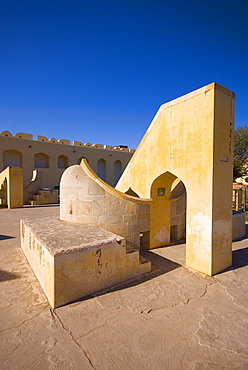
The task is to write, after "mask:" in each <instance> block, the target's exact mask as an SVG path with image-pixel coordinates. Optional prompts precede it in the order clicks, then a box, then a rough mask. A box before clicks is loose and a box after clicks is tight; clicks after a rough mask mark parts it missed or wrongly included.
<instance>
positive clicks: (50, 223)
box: [21, 217, 124, 256]
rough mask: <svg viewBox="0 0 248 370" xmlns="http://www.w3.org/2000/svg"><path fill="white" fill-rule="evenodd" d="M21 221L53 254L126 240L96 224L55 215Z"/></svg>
mask: <svg viewBox="0 0 248 370" xmlns="http://www.w3.org/2000/svg"><path fill="white" fill-rule="evenodd" d="M21 221H24V223H25V225H26V227H28V228H29V229H30V230H32V231H33V232H34V233H35V234H36V237H37V239H38V240H42V241H43V242H44V243H45V244H46V248H47V250H48V251H49V252H50V253H51V254H52V255H53V256H55V255H56V254H60V253H68V252H72V251H76V250H82V249H88V248H94V247H99V246H101V245H103V244H108V243H112V242H118V243H123V242H124V238H122V237H121V236H118V235H116V234H113V233H111V232H109V231H106V230H103V229H101V228H99V227H97V226H95V225H82V224H75V223H69V222H66V221H61V220H59V219H58V218H54V217H44V218H38V219H35V220H32V219H25V220H21Z"/></svg>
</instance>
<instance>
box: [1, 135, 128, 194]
mask: <svg viewBox="0 0 248 370" xmlns="http://www.w3.org/2000/svg"><path fill="white" fill-rule="evenodd" d="M133 152H134V150H133V149H128V148H127V147H124V146H117V147H112V146H108V145H102V144H94V145H92V144H90V143H86V144H83V143H82V142H81V141H74V142H73V145H70V141H69V140H63V139H61V140H56V139H55V138H52V139H48V138H46V137H45V136H37V140H33V135H31V134H25V133H17V134H15V135H12V134H11V133H10V132H9V131H3V132H2V133H0V172H2V171H3V170H4V169H5V168H6V167H8V166H12V167H20V168H23V186H24V187H25V186H27V185H28V184H29V183H30V181H31V178H32V173H33V170H34V169H36V170H38V171H39V173H42V187H43V188H54V187H58V186H59V182H60V178H61V175H62V173H63V172H64V170H65V169H66V168H67V167H69V166H71V165H73V164H79V163H80V161H81V159H82V158H86V159H87V161H88V163H89V165H90V167H91V168H92V169H93V171H94V172H95V173H96V174H97V175H98V176H99V177H100V178H102V179H103V180H104V181H106V182H107V183H108V184H109V185H111V186H115V184H116V183H117V181H118V180H119V177H120V175H121V174H122V172H123V171H124V169H125V167H126V165H127V163H128V162H129V160H130V158H131V157H132V155H133Z"/></svg>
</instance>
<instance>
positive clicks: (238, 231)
mask: <svg viewBox="0 0 248 370" xmlns="http://www.w3.org/2000/svg"><path fill="white" fill-rule="evenodd" d="M244 235H245V212H236V211H233V215H232V240H235V239H238V238H242V237H243V236H244Z"/></svg>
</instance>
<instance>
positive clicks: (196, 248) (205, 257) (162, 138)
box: [116, 83, 234, 275]
mask: <svg viewBox="0 0 248 370" xmlns="http://www.w3.org/2000/svg"><path fill="white" fill-rule="evenodd" d="M233 125H234V94H233V93H232V92H231V91H229V90H227V89H225V88H224V87H222V86H220V85H218V84H216V83H212V84H210V85H207V86H205V87H202V88H200V89H198V90H196V91H193V92H191V93H189V94H187V95H185V96H182V97H180V98H178V99H175V100H173V101H171V102H169V103H166V104H164V105H162V106H161V107H160V109H159V111H158V113H157V115H156V116H155V118H154V120H153V121H152V123H151V125H150V127H149V128H148V130H147V132H146V134H145V136H144V138H143V140H142V141H141V143H140V145H139V147H138V149H137V150H136V152H135V154H134V155H133V157H132V158H131V160H130V162H129V164H128V166H127V168H126V170H125V171H124V173H123V175H122V177H121V178H120V180H119V182H118V184H117V186H116V188H117V189H118V190H120V191H122V192H126V191H128V189H130V188H131V189H132V191H134V192H135V193H137V194H138V195H139V196H140V197H143V198H148V197H150V193H151V197H152V198H153V200H154V205H153V206H151V207H152V212H151V219H150V224H151V227H150V247H152V248H153V247H155V246H157V245H159V242H157V240H156V235H160V234H159V230H162V232H161V235H163V237H164V244H167V243H168V241H169V235H170V224H169V223H170V222H169V221H168V220H169V219H170V218H169V216H165V215H164V214H163V213H167V215H169V214H170V206H169V205H170V201H169V197H168V193H167V192H166V193H165V198H164V199H163V200H162V199H161V200H157V199H156V196H155V194H156V188H155V186H156V181H158V183H157V184H158V185H159V186H158V185H157V187H164V188H166V187H170V184H171V182H170V181H169V180H167V176H163V174H166V173H168V172H170V173H171V174H172V175H175V176H176V177H178V178H180V180H182V181H183V183H184V185H185V187H186V190H187V228H186V230H187V234H186V237H187V246H186V264H187V265H188V266H189V267H192V268H194V269H196V270H199V271H202V272H204V273H207V274H209V275H213V274H215V273H217V272H219V271H221V270H223V269H224V268H227V267H229V266H230V265H231V263H232V254H231V230H232V216H231V195H232V168H233ZM161 175H162V177H161ZM156 179H157V180H156ZM171 181H172V179H171ZM168 191H169V189H168ZM166 232H167V235H168V238H166ZM157 239H158V238H157ZM157 243H158V244H157Z"/></svg>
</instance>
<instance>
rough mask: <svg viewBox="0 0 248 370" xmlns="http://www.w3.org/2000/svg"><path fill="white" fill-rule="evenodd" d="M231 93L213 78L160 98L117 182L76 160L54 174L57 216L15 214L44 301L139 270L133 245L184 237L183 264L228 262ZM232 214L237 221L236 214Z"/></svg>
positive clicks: (208, 269)
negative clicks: (31, 217) (19, 216)
mask: <svg viewBox="0 0 248 370" xmlns="http://www.w3.org/2000/svg"><path fill="white" fill-rule="evenodd" d="M233 126H234V94H233V93H232V92H231V91H229V90H227V89H225V88H224V87H222V86H220V85H218V84H216V83H212V84H210V85H207V86H205V87H202V88H200V89H198V90H196V91H194V92H191V93H189V94H187V95H185V96H182V97H180V98H178V99H175V100H173V101H171V102H169V103H166V104H164V105H162V106H161V107H160V109H159V111H158V113H157V115H156V116H155V118H154V120H153V122H152V123H151V125H150V127H149V128H148V130H147V132H146V134H145V136H144V138H143V140H142V141H141V143H140V145H139V147H138V149H137V150H136V152H135V154H134V155H133V157H132V159H131V160H130V162H129V164H128V165H127V167H126V169H125V171H124V173H123V174H122V176H121V178H120V180H119V182H118V184H117V186H116V188H113V187H111V186H110V185H108V184H106V183H105V182H104V181H103V180H102V179H100V178H99V176H97V175H96V174H95V173H94V172H93V171H92V169H91V168H90V166H89V164H88V162H87V161H86V160H85V159H84V160H82V161H81V164H80V165H74V166H71V167H69V168H68V169H66V170H65V171H64V173H63V175H62V179H61V183H60V190H61V206H60V220H58V219H45V218H44V219H37V220H23V221H22V223H21V225H22V227H21V246H22V248H23V251H24V253H25V255H26V256H27V258H28V260H29V262H30V264H31V266H32V268H33V270H34V272H35V274H36V276H37V277H38V279H39V281H40V283H41V286H42V287H43V289H44V291H45V293H46V295H47V297H48V300H49V302H50V304H51V305H52V307H58V306H60V305H62V304H66V303H68V302H71V301H72V300H76V299H78V298H81V297H82V296H87V295H88V294H92V293H95V292H97V291H99V290H101V289H104V288H106V287H109V286H111V285H114V284H117V283H119V282H122V281H125V280H127V279H129V278H131V277H135V276H139V275H141V274H144V273H147V272H149V271H150V269H151V265H150V263H149V262H148V261H146V260H143V259H142V257H141V256H140V254H139V249H140V239H141V236H142V237H143V245H144V246H145V247H147V248H151V249H152V248H156V247H161V246H166V245H168V244H170V243H171V241H172V240H173V239H175V240H179V239H181V238H183V237H185V230H186V265H187V266H188V267H190V268H193V269H195V270H198V271H200V272H202V273H205V274H208V275H214V274H216V273H218V272H220V271H222V270H223V269H225V268H227V267H229V266H230V265H231V264H232V244H231V243H232V170H233ZM236 221H237V222H239V220H238V219H237V220H236Z"/></svg>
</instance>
